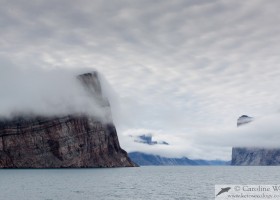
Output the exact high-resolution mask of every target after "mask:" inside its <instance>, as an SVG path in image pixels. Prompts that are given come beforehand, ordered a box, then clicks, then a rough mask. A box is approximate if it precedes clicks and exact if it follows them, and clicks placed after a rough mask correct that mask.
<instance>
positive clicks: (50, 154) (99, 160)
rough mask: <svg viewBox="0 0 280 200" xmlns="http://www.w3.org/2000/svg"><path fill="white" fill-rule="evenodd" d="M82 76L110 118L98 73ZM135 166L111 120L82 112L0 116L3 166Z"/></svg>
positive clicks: (0, 158)
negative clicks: (59, 114)
mask: <svg viewBox="0 0 280 200" xmlns="http://www.w3.org/2000/svg"><path fill="white" fill-rule="evenodd" d="M79 80H80V81H81V83H82V84H83V85H84V86H85V88H86V89H87V90H88V92H89V93H91V95H94V96H95V97H97V98H96V99H98V101H99V103H100V105H101V106H103V107H104V112H106V113H107V117H108V118H111V116H110V107H109V102H108V101H107V100H106V99H104V98H103V97H102V90H101V85H100V82H99V79H98V74H97V73H96V72H94V73H88V74H83V75H81V76H79ZM132 166H136V165H135V164H134V163H133V162H132V161H131V160H130V158H129V157H128V155H127V153H126V152H125V151H124V150H123V149H121V147H120V145H119V141H118V136H117V132H116V129H115V126H114V124H113V123H112V122H111V121H110V120H100V119H99V118H97V117H93V116H90V115H88V114H83V113H79V114H77V113H75V114H73V115H66V116H65V115H64V116H53V117H46V116H37V115H36V116H35V115H26V114H23V115H20V116H16V117H14V118H12V119H1V120H0V168H84V167H132Z"/></svg>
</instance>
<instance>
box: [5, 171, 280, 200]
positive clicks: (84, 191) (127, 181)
mask: <svg viewBox="0 0 280 200" xmlns="http://www.w3.org/2000/svg"><path fill="white" fill-rule="evenodd" d="M215 184H252V185H253V184H262V185H265V184H280V167H232V166H226V167H225V166H224V167H214V166H211V167H206V166H203V167H193V166H180V167H177V166H176V167H138V168H115V169H42V170H41V169H35V170H32V169H25V170H22V169H20V170H10V169H2V170H0V200H103V199H104V200H105V199H106V200H107V199H108V200H124V199H125V200H140V199H143V200H146V199H147V200H148V199H152V200H165V199H166V200H167V199H168V200H169V199H177V200H189V199H191V200H194V199H198V200H208V199H214V189H215V187H214V186H215Z"/></svg>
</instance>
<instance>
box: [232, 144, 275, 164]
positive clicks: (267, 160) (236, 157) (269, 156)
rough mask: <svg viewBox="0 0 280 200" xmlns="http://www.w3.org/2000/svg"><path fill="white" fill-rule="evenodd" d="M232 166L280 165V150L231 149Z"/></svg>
mask: <svg viewBox="0 0 280 200" xmlns="http://www.w3.org/2000/svg"><path fill="white" fill-rule="evenodd" d="M231 164H232V165H244V166H246V165H252V166H262V165H280V149H273V148H271V149H268V148H240V147H235V148H232V161H231Z"/></svg>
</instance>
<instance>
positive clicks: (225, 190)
mask: <svg viewBox="0 0 280 200" xmlns="http://www.w3.org/2000/svg"><path fill="white" fill-rule="evenodd" d="M230 189H231V187H226V188H221V191H220V192H219V193H218V194H217V195H216V197H217V196H219V195H221V194H223V193H225V192H228V191H229V190H230Z"/></svg>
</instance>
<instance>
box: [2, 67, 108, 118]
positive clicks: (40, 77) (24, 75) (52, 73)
mask: <svg viewBox="0 0 280 200" xmlns="http://www.w3.org/2000/svg"><path fill="white" fill-rule="evenodd" d="M92 71H93V69H80V70H69V69H68V70H67V69H51V70H46V69H42V68H32V67H30V68H21V67H15V66H11V65H10V66H8V67H4V66H2V68H1V74H0V94H1V104H0V116H1V117H2V118H3V117H4V118H10V117H13V116H14V115H19V114H20V115H21V114H24V115H28V114H34V115H41V116H53V115H58V116H60V115H68V114H80V113H84V114H89V115H91V116H94V117H98V118H100V119H102V120H105V119H106V115H107V114H106V112H105V110H104V108H103V107H102V106H101V104H100V103H99V102H98V99H97V98H96V97H95V96H93V95H91V94H90V93H88V91H87V90H86V89H85V88H84V87H83V84H82V83H81V81H80V80H79V79H78V78H77V76H78V75H80V74H82V73H86V72H92ZM101 79H102V82H104V83H105V78H104V77H102V78H101ZM104 83H102V85H103V86H104V85H106V89H105V90H104V92H105V94H104V95H108V94H109V90H108V89H109V88H110V86H109V85H108V84H104ZM104 87H105V86H104ZM104 87H103V88H104Z"/></svg>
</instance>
